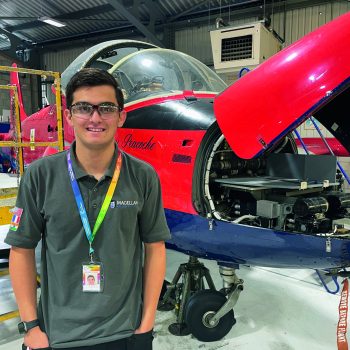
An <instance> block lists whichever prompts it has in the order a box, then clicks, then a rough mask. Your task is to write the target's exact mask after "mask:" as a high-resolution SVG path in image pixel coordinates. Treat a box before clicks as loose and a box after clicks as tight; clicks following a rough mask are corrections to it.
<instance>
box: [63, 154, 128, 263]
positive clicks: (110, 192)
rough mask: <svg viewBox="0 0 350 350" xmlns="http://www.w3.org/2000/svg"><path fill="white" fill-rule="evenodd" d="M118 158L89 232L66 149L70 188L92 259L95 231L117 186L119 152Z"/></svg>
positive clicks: (81, 198)
mask: <svg viewBox="0 0 350 350" xmlns="http://www.w3.org/2000/svg"><path fill="white" fill-rule="evenodd" d="M118 153H119V154H118V159H117V162H116V166H115V170H114V174H113V178H112V181H111V183H110V185H109V188H108V191H107V194H106V197H105V199H104V201H103V204H102V207H101V209H100V212H99V214H98V217H97V220H96V222H95V226H94V229H93V232H91V228H90V223H89V218H88V216H87V213H86V209H85V205H84V200H83V197H82V195H81V192H80V189H79V186H78V182H77V180H76V178H75V175H74V171H73V167H72V161H71V157H70V151H69V150H68V151H67V164H68V173H69V178H70V180H71V184H72V189H73V193H74V198H75V201H76V203H77V207H78V211H79V215H80V218H81V222H82V224H83V227H84V231H85V234H86V238H87V239H88V241H89V255H90V257H91V259H92V255H93V253H94V249H93V248H92V242H93V240H94V238H95V236H96V233H97V231H98V229H99V228H100V226H101V224H102V222H103V220H104V217H105V215H106V213H107V210H108V207H109V205H110V202H111V199H112V196H113V193H114V191H115V188H116V186H117V183H118V179H119V174H120V169H121V165H122V157H121V153H120V152H118Z"/></svg>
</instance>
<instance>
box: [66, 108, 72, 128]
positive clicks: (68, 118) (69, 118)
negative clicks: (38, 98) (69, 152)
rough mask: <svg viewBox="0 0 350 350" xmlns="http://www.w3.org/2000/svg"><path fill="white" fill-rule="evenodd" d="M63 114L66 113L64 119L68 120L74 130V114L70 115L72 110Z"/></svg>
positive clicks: (67, 110)
mask: <svg viewBox="0 0 350 350" xmlns="http://www.w3.org/2000/svg"><path fill="white" fill-rule="evenodd" d="M63 113H64V117H65V118H66V120H67V123H68V125H69V126H70V127H72V128H73V127H74V126H73V121H72V114H71V113H70V110H69V109H65V110H64V112H63Z"/></svg>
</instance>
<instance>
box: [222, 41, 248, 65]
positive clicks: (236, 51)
mask: <svg viewBox="0 0 350 350" xmlns="http://www.w3.org/2000/svg"><path fill="white" fill-rule="evenodd" d="M252 57H253V36H252V35H244V36H238V37H235V38H227V39H222V43H221V62H228V61H236V60H242V59H249V58H252Z"/></svg>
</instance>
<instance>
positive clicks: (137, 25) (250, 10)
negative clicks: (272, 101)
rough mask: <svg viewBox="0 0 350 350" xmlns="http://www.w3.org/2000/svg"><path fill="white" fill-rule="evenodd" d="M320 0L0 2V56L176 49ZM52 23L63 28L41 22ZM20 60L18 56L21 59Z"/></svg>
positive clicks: (62, 0)
mask: <svg viewBox="0 0 350 350" xmlns="http://www.w3.org/2000/svg"><path fill="white" fill-rule="evenodd" d="M326 2H327V1H321V0H311V1H310V0H309V1H306V0H264V1H261V0H80V1H71V0H60V1H54V0H31V1H28V0H0V50H4V49H6V51H7V54H8V55H10V56H14V55H16V51H18V50H24V49H31V48H38V49H40V50H45V49H47V48H50V47H52V46H54V47H56V48H57V47H59V46H64V47H67V46H69V45H76V44H77V40H79V41H81V40H83V41H84V42H89V43H91V44H94V43H96V42H97V41H101V40H109V39H116V38H132V37H133V36H138V37H144V39H145V40H146V41H149V42H152V43H154V44H156V45H159V46H163V47H168V48H172V47H173V41H172V34H173V33H174V29H176V28H181V27H183V26H189V25H198V24H200V23H209V24H212V25H213V24H214V23H215V19H216V18H217V17H223V18H225V16H226V17H228V16H230V18H231V19H233V18H234V17H237V18H239V17H241V18H242V17H244V16H260V17H261V18H263V17H264V16H265V17H268V16H269V15H270V13H271V11H273V10H275V11H284V10H286V9H290V8H293V7H295V8H296V7H302V6H311V5H313V4H321V3H326ZM42 17H50V18H53V19H56V20H59V21H60V22H63V23H64V24H65V26H64V27H61V28H57V27H54V26H52V25H49V24H46V23H44V22H42V20H41V19H42ZM17 56H18V54H17Z"/></svg>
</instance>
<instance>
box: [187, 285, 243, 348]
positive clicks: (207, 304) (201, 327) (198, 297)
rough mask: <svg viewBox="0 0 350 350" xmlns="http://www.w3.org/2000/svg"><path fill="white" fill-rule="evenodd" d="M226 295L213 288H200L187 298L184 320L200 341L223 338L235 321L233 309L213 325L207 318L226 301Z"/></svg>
mask: <svg viewBox="0 0 350 350" xmlns="http://www.w3.org/2000/svg"><path fill="white" fill-rule="evenodd" d="M226 300H227V299H226V297H225V296H224V295H223V294H222V293H220V292H218V291H213V290H208V289H207V290H201V291H199V292H197V293H195V294H194V295H193V296H192V297H191V298H190V299H189V300H188V303H187V305H186V309H185V322H186V324H187V326H188V328H189V330H190V331H191V333H192V334H193V335H194V336H195V337H196V338H197V339H198V340H200V341H205V342H210V341H216V340H220V339H221V338H223V337H224V336H225V335H226V334H227V333H228V332H229V331H230V330H231V328H232V326H233V325H234V324H235V323H236V320H235V317H234V313H233V310H231V311H230V312H228V313H227V314H226V315H225V316H224V317H222V318H221V319H220V320H219V322H217V323H216V324H215V325H211V324H210V323H209V320H210V319H211V317H213V316H214V314H215V313H216V312H217V311H218V310H219V309H220V308H221V306H222V305H224V304H225V302H226Z"/></svg>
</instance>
